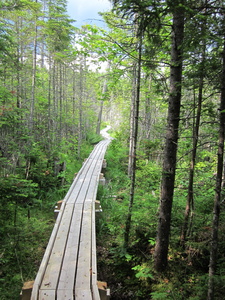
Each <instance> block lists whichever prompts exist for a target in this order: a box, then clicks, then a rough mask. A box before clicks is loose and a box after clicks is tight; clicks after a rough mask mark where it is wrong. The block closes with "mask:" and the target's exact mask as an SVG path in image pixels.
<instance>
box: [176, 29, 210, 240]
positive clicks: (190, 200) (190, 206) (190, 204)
mask: <svg viewBox="0 0 225 300" xmlns="http://www.w3.org/2000/svg"><path fill="white" fill-rule="evenodd" d="M204 28H205V24H203V27H202V33H203V34H204V32H205V30H204ZM205 52H206V42H205V40H204V44H203V50H202V60H201V66H200V78H199V88H198V104H197V114H196V121H195V122H194V124H193V146H192V151H191V162H190V169H189V183H188V195H187V203H186V209H185V214H184V225H183V229H182V234H181V244H182V245H183V246H184V244H185V241H186V238H187V234H188V232H189V233H190V231H191V224H192V220H190V218H191V219H192V218H193V211H194V188H193V183H194V173H195V163H196V153H197V146H198V136H199V126H200V119H201V111H202V98H203V87H204V71H205ZM194 105H195V104H194ZM194 114H195V112H194ZM194 118H195V116H194ZM194 118H193V120H194Z"/></svg>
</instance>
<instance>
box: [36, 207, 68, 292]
mask: <svg viewBox="0 0 225 300" xmlns="http://www.w3.org/2000/svg"><path fill="white" fill-rule="evenodd" d="M72 212H73V205H68V204H67V205H66V207H65V210H64V214H63V216H62V220H61V222H60V227H59V230H58V232H57V235H56V238H55V241H54V245H53V247H52V252H51V255H50V257H49V260H48V266H47V268H46V270H45V274H44V277H43V280H42V283H41V287H40V289H41V290H48V289H49V290H56V288H57V283H58V278H59V275H60V271H61V265H62V259H63V256H64V251H65V247H66V241H67V236H68V228H69V226H70V223H71V217H72Z"/></svg>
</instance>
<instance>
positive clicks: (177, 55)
mask: <svg viewBox="0 0 225 300" xmlns="http://www.w3.org/2000/svg"><path fill="white" fill-rule="evenodd" d="M182 4H183V1H178V3H177V5H176V7H174V12H173V33H172V49H171V67H170V95H169V107H168V118H167V132H166V142H165V149H164V162H163V171H162V184H161V199H160V208H159V221H158V231H157V239H156V248H155V253H154V259H155V261H154V265H155V269H156V271H159V272H161V271H163V270H165V268H166V267H167V263H168V258H167V255H168V247H169V235H170V223H171V211H172V202H173V193H174V182H175V170H176V157H177V142H178V128H179V119H180V102H181V81H182V44H183V35H184V11H183V5H182Z"/></svg>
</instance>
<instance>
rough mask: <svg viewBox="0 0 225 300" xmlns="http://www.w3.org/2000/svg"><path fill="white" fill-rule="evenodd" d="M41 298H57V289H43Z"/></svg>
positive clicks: (46, 299) (40, 293)
mask: <svg viewBox="0 0 225 300" xmlns="http://www.w3.org/2000/svg"><path fill="white" fill-rule="evenodd" d="M38 299H39V300H55V299H56V295H55V290H41V291H40V292H39V297H38Z"/></svg>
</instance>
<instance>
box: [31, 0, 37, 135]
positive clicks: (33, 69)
mask: <svg viewBox="0 0 225 300" xmlns="http://www.w3.org/2000/svg"><path fill="white" fill-rule="evenodd" d="M36 2H37V1H36ZM34 26H35V35H34V44H33V47H34V48H33V67H32V87H31V104H30V120H29V129H30V134H32V131H33V127H34V105H35V87H36V70H37V17H35V24H34Z"/></svg>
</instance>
